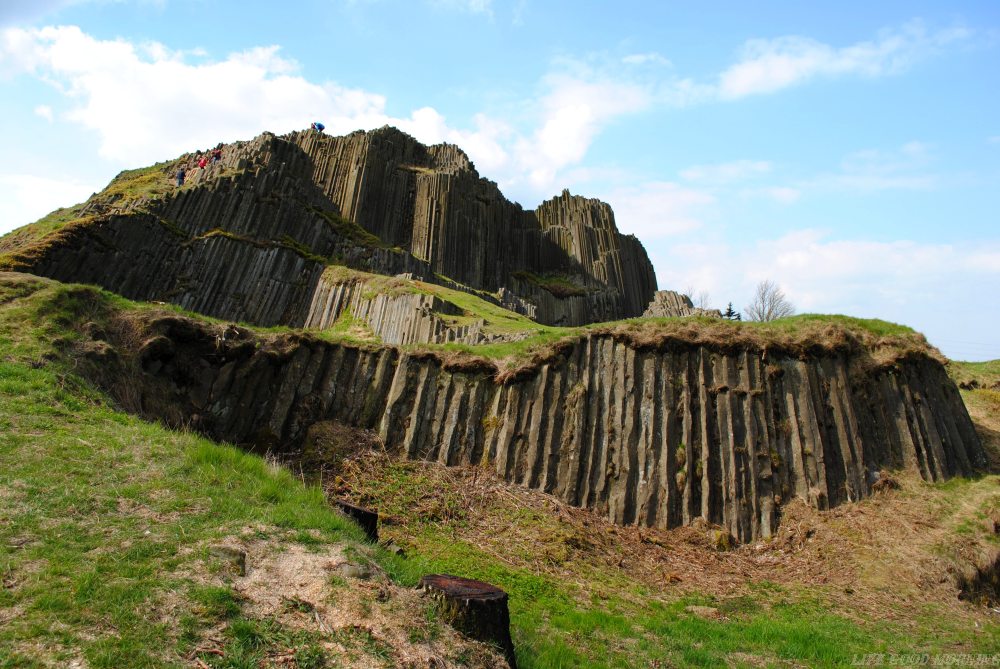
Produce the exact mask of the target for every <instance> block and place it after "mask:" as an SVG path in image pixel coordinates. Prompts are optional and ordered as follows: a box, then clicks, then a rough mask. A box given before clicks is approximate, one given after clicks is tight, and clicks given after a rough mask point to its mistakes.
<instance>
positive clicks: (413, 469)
mask: <svg viewBox="0 0 1000 669" xmlns="http://www.w3.org/2000/svg"><path fill="white" fill-rule="evenodd" d="M893 476H894V478H895V480H896V481H897V482H898V484H899V489H898V490H890V491H888V492H884V493H879V494H877V495H876V496H875V497H873V498H871V499H868V500H865V501H862V502H858V503H853V504H846V505H843V506H841V507H838V508H836V509H834V510H832V511H817V510H816V509H814V508H812V507H810V506H808V505H807V504H805V503H804V502H802V501H801V500H795V501H792V502H791V503H789V504H787V505H786V506H785V507H784V515H783V518H782V520H781V524H780V527H779V529H778V531H777V532H776V534H775V536H774V537H773V538H772V539H771V540H769V541H761V542H758V543H755V544H751V545H745V546H740V547H738V548H736V549H735V550H731V551H720V550H718V547H717V545H716V544H715V543H714V542H713V541H712V539H711V536H710V535H711V532H706V531H705V529H704V528H700V527H698V526H695V527H681V528H677V529H673V530H659V529H653V528H645V527H635V526H632V527H621V526H617V525H614V524H612V523H610V522H609V521H607V520H605V519H603V518H600V517H598V516H596V515H595V514H594V513H592V512H590V511H586V510H583V509H578V508H575V507H572V506H569V505H567V504H566V503H564V502H562V501H560V500H558V499H556V498H554V497H552V496H550V495H546V494H543V493H538V492H535V491H531V490H527V489H524V488H520V487H517V486H512V485H510V484H506V483H504V482H502V481H501V480H499V479H497V478H496V477H495V476H494V475H493V474H492V473H491V472H489V471H487V470H486V469H484V468H479V467H452V468H445V467H443V466H440V465H436V464H428V463H416V462H399V461H397V460H395V459H393V458H392V457H391V456H389V455H386V454H384V453H368V454H365V455H362V456H359V457H357V458H355V459H354V460H352V461H349V463H348V466H347V467H346V468H345V469H344V471H343V474H342V478H340V479H338V480H335V481H332V482H331V483H330V486H329V487H330V490H331V492H332V493H334V494H337V495H341V496H347V497H349V498H351V499H352V500H354V501H355V502H357V503H361V504H367V505H372V506H379V507H380V508H381V509H382V510H383V511H384V512H385V513H387V516H384V517H383V525H382V530H381V533H382V536H383V538H384V539H388V540H392V541H393V542H394V543H396V544H398V545H401V546H404V547H410V548H412V549H413V550H415V551H417V552H420V553H424V552H430V553H433V551H434V550H435V548H434V545H433V541H430V540H428V539H427V536H428V535H427V532H426V531H425V530H426V528H427V527H428V526H429V525H431V524H433V525H434V526H435V527H437V528H438V529H437V531H439V532H440V533H441V534H442V535H443V536H451V537H453V539H454V540H456V541H462V542H467V543H469V544H471V545H473V546H475V547H476V548H477V549H478V550H480V551H482V552H484V553H486V554H487V555H489V556H490V558H491V559H494V560H496V561H498V562H500V563H503V564H506V565H509V566H511V567H515V568H518V569H526V570H529V571H531V572H533V573H536V574H543V575H545V576H547V577H549V578H552V579H555V580H557V581H560V582H563V583H568V584H572V585H573V586H575V588H576V591H577V592H578V593H579V598H580V600H581V603H586V602H590V601H594V600H600V599H602V598H603V597H607V596H612V595H613V596H616V597H622V596H626V597H627V596H629V595H628V593H629V592H632V591H634V585H635V584H641V585H644V586H646V589H647V590H646V592H645V593H644V594H643V595H642V596H641V597H642V599H643V600H648V598H649V597H651V596H653V597H659V598H661V599H663V600H664V601H670V600H674V599H676V598H678V597H681V596H684V595H689V594H691V595H706V594H707V595H714V596H717V597H720V598H731V597H736V596H742V595H750V594H752V593H753V588H754V584H758V583H762V582H773V583H778V584H781V585H782V586H783V587H785V588H788V589H791V590H793V591H797V592H811V593H814V594H817V593H818V594H819V596H821V597H822V598H823V599H824V601H826V602H827V603H828V605H829V606H830V608H831V611H832V612H835V613H838V614H840V615H843V616H845V617H847V618H850V619H855V620H858V619H865V618H868V619H884V620H890V621H893V622H897V623H900V624H902V625H914V626H916V625H918V624H919V622H918V621H919V620H920V618H921V616H922V615H923V612H924V611H925V610H926V608H927V607H933V608H934V609H935V610H937V611H940V612H945V611H947V615H948V616H951V617H952V618H953V619H954V620H961V621H965V622H967V623H968V624H969V625H976V624H996V621H995V619H994V618H993V617H992V616H993V614H991V613H990V611H989V610H988V609H985V608H982V607H975V606H970V605H969V604H967V603H965V602H962V601H960V600H959V599H958V586H957V584H956V579H957V577H958V576H959V575H960V573H962V572H963V571H968V569H969V568H970V567H971V566H972V565H974V564H980V563H982V561H983V560H986V559H988V557H989V556H990V555H992V554H993V553H992V551H994V548H995V546H994V544H993V543H992V542H991V541H990V540H989V538H988V532H987V529H986V527H985V525H984V524H983V523H982V522H981V520H980V519H979V517H978V516H979V514H980V513H981V512H982V510H983V509H990V508H993V509H1000V486H998V485H997V483H998V479H996V478H987V479H983V480H979V481H972V482H957V483H956V484H955V486H954V487H950V486H951V484H949V485H946V486H944V487H942V486H932V485H928V484H926V483H924V482H923V481H922V480H921V479H920V478H919V476H918V475H916V474H913V473H907V472H895V473H894V474H893ZM400 478H410V479H413V480H416V481H419V482H420V489H421V491H422V492H421V493H420V494H419V496H418V497H417V499H415V500H414V499H412V498H410V497H408V496H407V494H408V493H407V492H406V486H405V484H404V485H400V486H398V487H396V488H395V489H392V488H390V492H389V493H386V489H385V488H384V487H380V486H379V485H378V483H377V482H380V481H383V482H384V481H386V480H399V479H400ZM708 529H709V530H710V529H711V528H708ZM428 541H430V543H428ZM649 593H657V594H656V595H650V594H649ZM640 603H641V602H640Z"/></svg>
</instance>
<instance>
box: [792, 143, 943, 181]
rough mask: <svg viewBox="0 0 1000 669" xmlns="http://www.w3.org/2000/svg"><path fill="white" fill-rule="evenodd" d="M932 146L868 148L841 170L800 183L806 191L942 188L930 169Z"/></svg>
mask: <svg viewBox="0 0 1000 669" xmlns="http://www.w3.org/2000/svg"><path fill="white" fill-rule="evenodd" d="M932 159H933V157H932V154H931V147H929V146H928V145H927V144H924V143H922V142H916V141H913V142H908V143H906V144H903V145H902V146H900V147H899V148H896V149H888V150H887V149H865V150H863V151H856V152H854V153H851V154H849V155H847V156H846V157H845V158H844V159H843V161H841V165H840V170H839V171H838V172H834V173H830V174H822V175H819V176H817V177H815V178H813V179H809V180H807V181H804V182H802V183H801V184H799V186H800V188H802V189H804V190H843V191H855V192H862V193H866V192H869V193H870V192H876V191H884V190H927V189H931V188H935V187H936V186H937V185H938V181H939V179H938V177H937V176H936V175H934V174H932V173H930V172H928V168H929V166H930V165H931V163H932Z"/></svg>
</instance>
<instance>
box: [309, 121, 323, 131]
mask: <svg viewBox="0 0 1000 669" xmlns="http://www.w3.org/2000/svg"><path fill="white" fill-rule="evenodd" d="M311 127H312V129H313V130H315V131H316V132H323V131H324V130H326V126H325V125H323V124H322V123H320V122H319V121H313V124H312V126H311Z"/></svg>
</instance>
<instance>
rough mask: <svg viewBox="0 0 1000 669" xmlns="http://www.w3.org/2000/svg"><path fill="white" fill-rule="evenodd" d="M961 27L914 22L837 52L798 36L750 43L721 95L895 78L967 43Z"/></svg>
mask: <svg viewBox="0 0 1000 669" xmlns="http://www.w3.org/2000/svg"><path fill="white" fill-rule="evenodd" d="M970 36H971V32H970V31H968V30H965V29H962V28H953V29H948V30H940V31H937V32H928V31H927V29H926V28H925V27H924V26H923V24H921V23H919V22H913V23H910V24H907V25H905V26H904V27H903V28H902V29H900V30H895V31H886V32H883V33H882V34H881V35H880V36H879V38H878V39H877V40H875V41H868V42H858V43H856V44H852V45H850V46H846V47H840V48H837V47H833V46H830V45H828V44H824V43H822V42H818V41H816V40H813V39H809V38H806V37H798V36H788V37H779V38H777V39H772V40H763V39H755V40H750V41H748V42H747V43H746V44H745V45H744V47H743V50H742V54H741V59H740V60H739V62H737V63H735V64H733V65H732V66H730V67H729V68H727V69H726V70H725V71H723V72H722V73H721V74H720V75H719V80H718V95H719V97H720V98H721V99H724V100H734V99H737V98H742V97H746V96H748V95H756V94H762V93H772V92H775V91H778V90H781V89H783V88H787V87H790V86H794V85H797V84H800V83H804V82H806V81H808V80H810V79H813V78H817V77H832V76H841V75H860V76H864V77H878V76H884V75H890V74H896V73H898V72H901V71H903V70H905V69H906V68H907V67H909V66H910V65H911V64H912V63H914V62H915V61H917V60H919V59H921V58H924V57H926V56H927V55H929V54H931V53H933V52H934V51H936V50H938V49H940V48H941V47H942V46H944V45H946V44H949V43H951V42H954V41H959V40H965V39H968V38H969V37H970Z"/></svg>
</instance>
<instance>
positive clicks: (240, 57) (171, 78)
mask: <svg viewBox="0 0 1000 669" xmlns="http://www.w3.org/2000/svg"><path fill="white" fill-rule="evenodd" d="M190 55H191V54H186V53H182V52H176V51H171V50H170V49H168V48H166V47H164V46H163V45H159V44H143V45H141V46H136V45H134V44H131V43H129V42H126V41H123V40H113V41H108V40H98V39H95V38H93V37H91V36H89V35H87V34H85V33H83V32H82V31H81V30H80V29H79V28H76V27H57V28H52V27H50V28H43V29H40V30H21V29H8V30H6V31H4V32H3V34H2V38H0V71H6V72H7V73H9V74H13V73H16V72H18V71H20V72H32V73H35V75H36V76H39V77H41V78H43V79H45V80H47V81H49V82H51V83H52V84H53V85H55V86H56V88H57V89H58V90H60V91H61V92H63V93H64V94H65V96H66V97H67V98H68V99H69V101H70V102H71V104H72V107H71V109H70V110H69V112H68V113H67V114H66V118H67V119H69V120H70V121H75V122H77V123H80V124H81V125H83V126H84V127H86V128H89V129H90V130H93V131H94V132H95V133H97V135H98V137H99V138H100V149H99V151H100V154H101V155H102V156H103V157H105V158H108V159H110V160H113V161H117V162H120V163H121V164H123V165H129V166H131V165H141V164H146V163H150V162H153V161H156V160H162V159H164V158H169V157H173V156H176V155H178V154H180V153H183V152H184V151H188V150H191V149H194V148H197V147H203V146H208V145H211V144H214V143H216V142H218V141H219V140H220V139H237V138H245V137H250V136H253V135H255V134H257V133H259V132H261V131H263V130H272V131H275V132H286V131H289V130H292V129H295V128H302V127H305V126H306V125H308V123H309V122H310V121H311V120H313V119H316V118H319V119H322V120H323V121H324V122H325V123H326V125H327V127H328V128H329V130H330V132H333V133H346V132H350V131H353V130H356V129H358V128H374V127H379V126H382V125H385V124H387V123H391V124H394V125H398V126H400V127H403V128H404V129H409V130H411V131H412V132H414V133H415V134H417V135H418V138H420V139H424V140H427V139H428V136H433V139H437V138H438V137H440V136H443V137H448V136H450V135H449V131H447V129H446V128H445V126H444V121H443V118H441V117H440V115H438V114H437V112H435V111H434V110H427V109H422V110H418V111H417V112H414V115H413V116H412V117H410V118H403V119H398V118H391V117H389V116H388V115H387V114H386V113H385V98H384V97H383V96H381V95H377V94H374V93H370V92H368V91H364V90H360V89H349V88H345V87H342V86H339V85H337V84H335V83H330V82H328V83H323V84H317V83H313V82H310V81H308V80H306V79H304V78H303V77H301V76H299V75H297V74H296V72H297V69H298V65H297V64H296V63H295V62H294V61H292V60H289V59H286V58H283V57H282V56H281V55H280V51H279V49H278V48H277V47H274V46H271V47H259V48H254V49H249V50H247V51H243V52H239V53H234V54H230V55H229V56H228V57H227V58H226V59H225V60H221V61H214V62H213V61H204V60H200V61H199V62H190V60H191V59H190ZM466 136H468V137H471V138H472V139H476V136H475V134H474V133H472V134H468V135H466ZM479 145H483V146H486V145H487V144H486V143H485V142H483V141H480V142H479Z"/></svg>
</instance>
